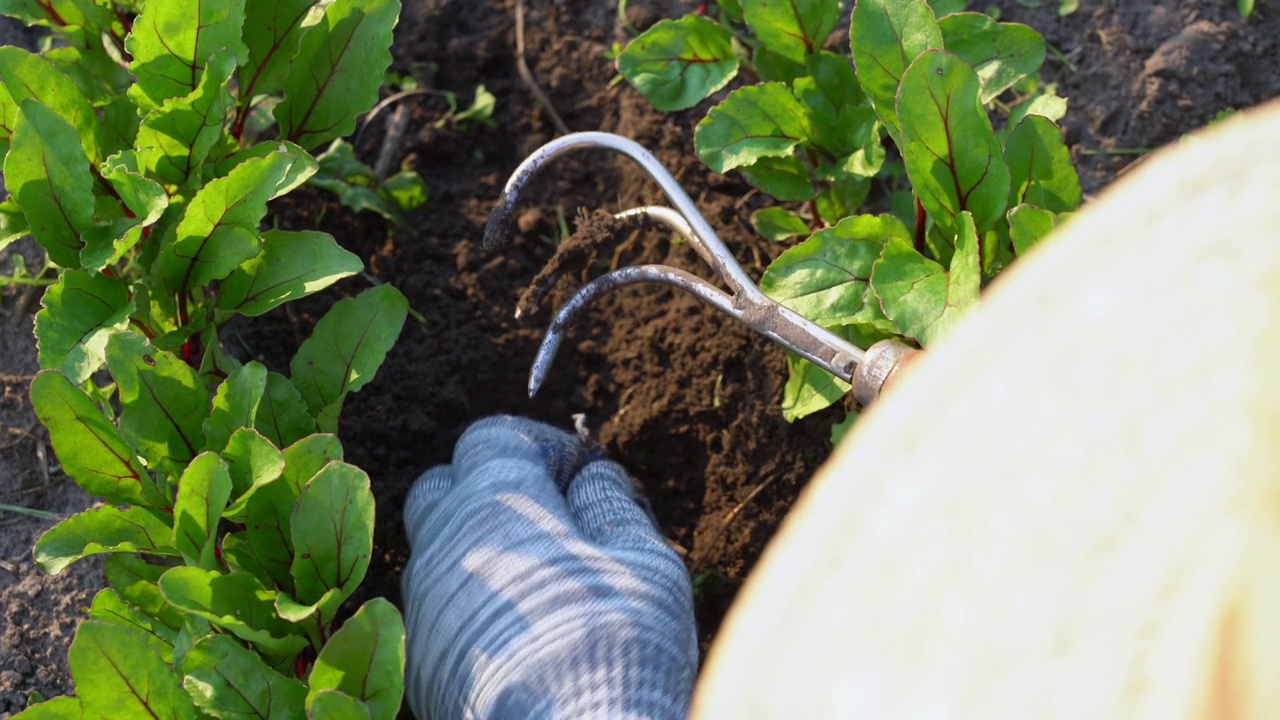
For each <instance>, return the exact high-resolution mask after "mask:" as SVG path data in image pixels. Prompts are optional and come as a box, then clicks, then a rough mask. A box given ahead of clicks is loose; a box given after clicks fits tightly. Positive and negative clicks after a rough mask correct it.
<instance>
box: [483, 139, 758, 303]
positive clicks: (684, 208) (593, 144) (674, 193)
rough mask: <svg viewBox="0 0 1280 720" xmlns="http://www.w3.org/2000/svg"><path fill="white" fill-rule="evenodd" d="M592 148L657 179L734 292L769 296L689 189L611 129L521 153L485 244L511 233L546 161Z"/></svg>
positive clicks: (489, 245)
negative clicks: (619, 157) (523, 194)
mask: <svg viewBox="0 0 1280 720" xmlns="http://www.w3.org/2000/svg"><path fill="white" fill-rule="evenodd" d="M592 148H599V149H605V150H612V151H613V152H616V153H619V154H621V155H625V156H626V157H628V158H631V159H632V160H633V161H635V162H636V164H638V165H639V166H640V167H641V168H642V169H643V170H644V171H645V172H646V173H647V174H648V175H649V177H652V178H653V180H654V182H656V183H658V187H660V188H661V189H662V192H663V193H664V194H665V195H666V196H667V199H668V200H670V201H671V204H672V206H673V207H674V208H675V210H676V212H678V213H679V214H680V215H681V216H682V217H683V219H684V221H685V223H686V224H687V225H688V226H689V230H690V236H689V242H690V243H691V244H693V245H694V246H695V247H698V246H701V248H700V249H699V253H698V254H699V255H701V256H702V257H703V259H705V260H706V261H707V262H708V263H709V264H710V265H711V269H712V270H714V271H715V273H716V274H717V275H719V276H720V277H721V278H723V279H724V281H725V283H726V284H727V285H728V286H729V288H730V289H731V290H732V291H733V292H734V293H740V294H742V296H743V297H744V298H745V299H748V300H749V301H750V302H755V303H759V302H772V301H770V300H769V299H768V298H766V297H765V296H764V294H763V293H761V292H760V291H759V290H758V289H756V286H755V283H753V282H751V278H749V277H747V274H746V273H745V272H743V270H742V268H741V267H740V266H739V265H738V262H737V261H736V260H734V258H733V255H732V254H731V253H730V252H729V249H728V248H726V247H725V245H724V242H723V241H721V240H720V236H718V235H716V233H715V231H714V230H712V229H711V225H710V224H708V223H707V219H706V218H704V217H703V216H702V213H700V212H698V208H697V206H696V205H694V204H693V200H692V199H691V198H690V197H689V194H688V193H686V192H685V191H684V188H682V187H680V184H679V183H677V182H676V179H675V178H674V177H672V176H671V173H669V172H667V169H666V168H665V167H663V166H662V163H660V162H658V159H657V158H655V157H654V156H653V154H652V153H650V152H649V151H648V150H645V149H644V147H642V146H641V145H640V144H639V143H637V142H635V141H633V140H628V139H627V138H624V137H622V136H620V135H614V134H613V133H606V132H580V133H572V134H569V135H564V136H562V137H558V138H556V139H555V140H552V141H551V142H549V143H547V144H546V145H543V146H542V147H540V148H538V149H537V150H535V151H534V152H533V154H532V155H530V156H529V157H527V158H525V159H524V162H522V163H520V166H519V167H517V168H516V170H515V172H514V173H512V174H511V177H510V179H508V180H507V184H506V187H504V188H503V189H502V195H501V196H500V197H499V198H498V202H497V204H496V205H495V206H494V208H493V212H492V213H490V214H489V222H488V223H487V224H486V225H485V229H484V240H483V245H484V247H485V248H486V249H488V248H494V247H498V246H499V245H502V244H504V243H505V242H506V241H507V238H509V237H511V231H512V228H513V226H514V225H515V207H516V201H517V200H519V198H520V193H521V192H522V191H523V190H524V186H525V185H527V184H528V183H529V181H530V179H532V178H533V176H534V175H536V174H537V173H538V171H539V170H540V169H541V168H542V167H543V166H544V165H546V164H547V163H548V162H550V161H551V160H553V159H555V158H557V157H559V156H561V155H563V154H565V153H568V152H571V151H574V150H586V149H592ZM704 252H705V254H704Z"/></svg>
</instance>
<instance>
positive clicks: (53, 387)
mask: <svg viewBox="0 0 1280 720" xmlns="http://www.w3.org/2000/svg"><path fill="white" fill-rule="evenodd" d="M31 404H32V405H33V406H35V411H36V417H38V418H39V419H40V422H41V423H42V424H43V425H44V426H45V427H46V428H48V430H49V440H50V441H51V442H52V443H53V450H54V452H55V453H57V455H58V460H59V461H61V462H62V468H63V470H64V471H65V472H66V473H67V475H69V476H70V477H71V478H72V479H73V480H75V481H76V483H77V484H78V485H80V487H82V488H84V490H85V492H87V493H89V494H90V495H97V496H100V497H102V498H105V499H106V500H107V502H110V503H117V504H125V505H143V506H151V507H159V506H161V505H164V504H166V503H167V501H166V500H165V498H164V495H162V494H161V493H160V491H159V490H158V489H157V488H156V487H155V485H154V483H153V481H152V479H151V477H150V476H149V475H148V474H147V471H146V470H145V469H143V467H142V464H141V463H140V462H139V461H138V457H137V456H136V455H134V452H133V448H131V447H130V446H129V444H128V443H126V442H125V441H124V438H122V437H121V436H120V433H119V432H117V431H116V428H115V426H114V425H112V424H111V421H110V420H108V419H107V418H106V417H105V416H103V414H102V411H101V410H99V409H98V406H97V405H96V404H95V403H94V402H93V400H92V399H90V398H89V396H88V395H86V394H85V393H84V391H83V390H81V389H80V388H78V387H76V386H75V385H72V384H71V382H70V381H69V380H67V378H66V376H64V375H63V374H62V373H60V372H58V371H56V370H44V371H42V372H41V373H39V374H38V375H36V378H35V380H34V381H33V382H32V383H31Z"/></svg>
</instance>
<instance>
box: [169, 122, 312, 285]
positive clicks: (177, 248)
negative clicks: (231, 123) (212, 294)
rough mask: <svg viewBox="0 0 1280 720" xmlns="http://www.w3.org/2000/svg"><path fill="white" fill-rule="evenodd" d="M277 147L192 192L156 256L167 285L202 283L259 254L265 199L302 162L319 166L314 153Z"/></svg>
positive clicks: (287, 180)
mask: <svg viewBox="0 0 1280 720" xmlns="http://www.w3.org/2000/svg"><path fill="white" fill-rule="evenodd" d="M278 147H279V150H278V151H276V152H272V153H270V154H268V155H266V156H264V157H260V158H253V159H250V160H246V161H244V162H243V163H240V164H239V165H236V166H235V167H234V168H232V170H231V172H230V173H229V174H228V175H227V176H226V177H224V178H219V179H217V180H214V181H212V182H210V183H209V184H207V185H205V186H204V188H203V189H201V190H200V192H199V193H197V194H196V196H195V197H194V198H192V200H191V203H190V204H189V205H187V207H186V209H185V210H184V212H183V214H182V219H181V221H179V222H178V225H177V228H176V230H175V232H174V234H173V235H172V237H168V238H166V242H165V243H164V246H163V249H162V250H161V251H160V256H159V257H158V258H157V259H156V265H155V267H156V273H157V275H158V277H159V278H160V280H161V281H162V282H163V283H164V286H165V288H166V289H167V290H168V291H170V292H175V293H186V292H190V291H191V290H194V289H196V288H199V287H203V286H204V285H207V284H208V283H210V282H212V281H214V280H220V279H222V278H224V277H226V276H227V275H229V274H231V272H232V271H233V270H235V269H236V267H238V266H239V265H240V264H241V263H243V262H244V261H246V260H248V259H250V258H252V257H254V256H255V255H257V254H258V251H259V243H260V239H259V237H258V223H259V222H260V221H261V220H262V217H263V215H265V214H266V212H267V201H268V200H270V199H272V198H274V197H276V196H278V195H280V194H281V193H283V192H285V188H286V187H287V186H288V185H289V184H290V183H292V182H293V180H294V178H295V176H296V173H297V171H298V168H300V167H301V168H308V169H309V170H310V172H314V171H315V167H316V165H315V161H314V160H312V159H311V157H310V156H308V155H305V154H298V153H296V152H293V151H291V150H290V149H288V148H287V147H286V146H284V145H280V146H278ZM304 172H305V174H307V175H309V174H310V172H306V171H305V170H304Z"/></svg>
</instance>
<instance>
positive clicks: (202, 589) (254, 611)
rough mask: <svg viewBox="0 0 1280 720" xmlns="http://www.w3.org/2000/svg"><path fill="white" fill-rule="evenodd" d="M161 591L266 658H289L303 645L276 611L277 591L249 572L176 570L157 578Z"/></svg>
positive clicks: (303, 640) (178, 605) (298, 630)
mask: <svg viewBox="0 0 1280 720" xmlns="http://www.w3.org/2000/svg"><path fill="white" fill-rule="evenodd" d="M160 592H162V593H164V596H165V598H166V599H167V600H168V601H169V602H170V603H172V604H173V606H174V607H176V608H178V609H179V610H182V611H184V612H188V613H191V614H192V615H195V616H196V617H199V618H203V619H204V620H207V621H208V622H210V623H212V624H213V625H215V626H217V627H219V628H222V629H223V630H226V631H227V632H230V633H231V634H233V635H235V636H236V637H238V638H240V639H241V640H246V641H248V642H251V643H254V645H256V646H257V647H258V649H259V650H261V651H262V652H263V653H266V654H269V655H292V654H294V653H296V652H298V651H300V650H301V649H302V648H303V647H305V646H306V644H307V641H306V639H305V638H303V637H301V636H299V635H294V634H292V633H293V632H300V631H301V629H300V628H295V627H293V626H291V625H290V624H289V623H286V622H285V621H283V620H281V619H280V618H279V617H278V616H277V615H276V612H275V599H276V592H275V591H274V590H267V589H266V588H264V587H262V585H260V584H259V583H258V581H257V580H256V579H255V578H254V577H253V576H252V575H249V574H248V573H243V572H233V573H230V574H226V575H224V574H221V573H218V572H215V571H211V570H204V569H202V568H197V567H176V568H173V569H172V570H169V571H168V572H166V573H165V574H164V575H163V576H161V577H160Z"/></svg>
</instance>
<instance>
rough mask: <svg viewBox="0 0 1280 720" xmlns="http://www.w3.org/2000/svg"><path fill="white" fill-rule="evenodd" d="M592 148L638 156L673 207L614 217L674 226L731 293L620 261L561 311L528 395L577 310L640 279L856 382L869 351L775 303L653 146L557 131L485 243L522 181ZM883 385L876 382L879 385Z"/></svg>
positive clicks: (509, 220)
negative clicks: (689, 296) (681, 293)
mask: <svg viewBox="0 0 1280 720" xmlns="http://www.w3.org/2000/svg"><path fill="white" fill-rule="evenodd" d="M592 148H602V149H606V150H612V151H614V152H617V153H620V154H622V155H625V156H626V157H628V158H630V159H632V160H633V161H635V162H636V163H637V164H638V165H640V167H641V168H642V169H643V170H644V171H645V172H646V173H648V174H649V176H650V177H652V178H653V180H654V182H656V183H658V186H659V187H660V188H662V191H663V193H665V194H666V196H667V199H669V200H670V201H671V204H672V205H673V206H674V209H669V208H661V207H641V208H634V209H632V210H627V211H624V212H622V213H619V214H618V216H616V217H619V218H620V219H628V218H632V217H647V218H648V219H650V220H653V221H655V222H657V223H659V224H661V225H663V226H665V227H667V228H669V229H671V230H672V231H674V232H675V233H676V234H678V235H680V236H681V237H683V238H684V239H685V240H686V241H687V242H688V244H690V245H692V246H693V248H694V250H695V251H696V252H697V253H698V255H699V257H701V258H702V259H703V260H705V261H706V262H707V263H708V264H709V265H711V268H712V270H713V271H715V273H716V274H717V275H718V276H719V277H720V278H721V279H722V280H723V281H724V283H725V284H726V285H727V286H728V288H729V292H727V293H726V292H725V291H723V290H721V289H719V288H717V287H715V286H714V285H712V284H710V283H708V282H707V281H705V280H702V279H700V278H698V277H697V276H695V275H692V274H690V273H687V272H685V271H683V270H677V269H675V268H669V267H666V266H662V265H644V266H638V267H630V268H622V269H619V270H615V271H613V272H611V273H608V274H606V275H604V276H602V277H600V278H597V279H596V280H594V281H592V282H590V283H588V284H587V285H585V286H584V287H583V288H582V289H580V290H579V291H578V293H577V294H576V295H574V297H573V298H572V299H571V300H570V301H569V302H568V303H567V304H566V305H565V306H564V307H563V308H561V310H560V311H559V312H558V313H557V314H556V319H555V320H554V321H553V322H552V324H551V328H550V329H549V330H548V332H547V336H546V338H545V340H544V341H543V344H542V347H541V348H540V349H539V351H538V356H537V359H536V360H535V361H534V365H533V369H532V371H531V373H530V378H529V393H530V395H533V394H534V393H536V392H537V390H538V388H539V387H540V386H541V385H542V381H543V379H544V378H545V377H546V373H547V370H548V368H549V366H550V364H551V360H552V358H554V356H555V352H556V349H557V348H558V347H559V345H560V341H561V339H562V337H563V333H564V329H565V327H567V326H568V325H569V323H570V322H571V321H572V319H573V317H574V315H575V314H576V313H577V312H578V311H580V310H581V309H582V308H585V307H586V306H587V305H589V304H590V303H591V301H593V300H594V299H596V298H597V297H599V296H600V295H603V294H604V293H606V292H609V291H610V290H614V289H617V288H619V287H624V286H627V285H635V284H639V283H660V284H665V285H670V286H673V287H678V288H680V289H682V290H685V291H687V292H690V293H693V294H694V295H695V296H696V297H698V299H700V300H702V301H703V302H705V303H707V304H708V305H711V306H712V307H715V308H716V309H718V310H720V311H721V312H724V313H726V314H728V315H730V316H732V317H734V318H735V319H737V320H739V321H740V322H743V323H745V324H746V325H747V326H749V327H751V328H752V329H753V330H755V331H757V332H759V333H761V334H763V335H765V336H766V337H768V338H770V339H772V340H773V341H774V342H777V343H778V344H780V345H782V346H783V347H786V348H787V349H789V350H791V351H792V352H795V353H796V354H798V355H800V356H801V357H804V358H806V359H807V360H809V361H811V362H813V363H814V364H815V365H817V366H818V367H820V368H822V369H824V370H826V371H827V372H830V373H832V374H833V375H835V376H836V377H838V378H840V379H842V380H845V381H846V382H855V371H856V370H857V369H858V365H859V363H860V362H861V361H862V359H863V357H864V354H865V353H864V351H863V350H862V349H860V348H858V347H856V346H855V345H853V344H852V343H849V342H848V341H846V340H845V339H844V338H841V337H840V336H838V335H836V334H834V333H832V332H831V331H829V330H827V329H825V328H823V327H821V326H819V325H817V324H816V323H814V322H813V321H811V320H809V319H808V318H805V317H803V316H801V315H799V314H798V313H796V312H794V311H792V310H790V309H789V308H787V307H785V306H783V305H781V304H779V303H777V302H774V301H773V300H772V299H770V298H768V297H767V296H766V295H765V294H764V293H763V292H761V291H760V289H759V288H757V287H756V286H755V283H754V282H752V281H751V278H749V277H748V276H747V274H746V272H744V271H743V269H742V267H741V266H739V265H738V262H737V260H736V259H734V257H733V255H732V254H731V253H730V252H729V249H728V248H726V247H725V245H724V242H723V241H721V240H720V237H719V236H718V235H716V233H715V231H714V230H712V229H711V225H710V224H709V223H707V219H706V218H705V217H703V216H702V213H700V212H698V209H697V207H696V206H695V205H694V203H693V200H692V199H691V198H690V197H689V195H688V193H686V192H685V191H684V189H683V188H681V187H680V184H679V183H677V182H676V180H675V178H674V177H672V176H671V173H669V172H667V169H666V168H664V167H663V166H662V164H661V163H659V162H658V160H657V158H655V157H654V156H653V155H652V154H651V153H650V152H649V151H648V150H645V149H644V148H643V147H642V146H640V145H639V144H638V143H636V142H634V141H632V140H628V139H626V138H624V137H620V136H618V135H614V134H612V133H603V132H583V133H574V134H571V135H565V136H563V137H560V138H556V139H555V140H552V141H551V142H549V143H547V144H546V145H543V146H542V147H541V148H538V150H536V151H534V153H533V154H532V155H530V156H529V157H528V158H526V159H525V160H524V162H522V163H520V166H519V167H517V168H516V170H515V172H514V173H512V175H511V178H510V179H509V180H507V184H506V187H504V188H503V191H502V195H501V197H499V198H498V202H497V205H496V206H495V207H494V209H493V212H492V213H491V214H490V215H489V222H488V224H487V225H486V227H485V233H484V246H485V247H486V248H494V247H498V246H499V245H502V244H504V243H505V242H506V240H507V239H508V237H510V235H511V232H512V229H513V227H514V225H515V207H516V202H517V201H518V200H519V198H520V194H521V192H523V190H524V187H525V186H526V185H527V184H528V183H529V181H530V180H531V179H532V178H533V176H534V175H535V174H537V172H538V171H539V170H540V169H541V168H542V167H543V166H544V165H545V164H546V163H548V162H549V161H551V160H553V159H554V158H556V157H559V156H560V155H563V154H565V153H568V152H571V151H573V150H583V149H592ZM904 347H905V346H904ZM879 387H880V386H879V384H877V385H876V386H875V391H876V392H878V391H879Z"/></svg>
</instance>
